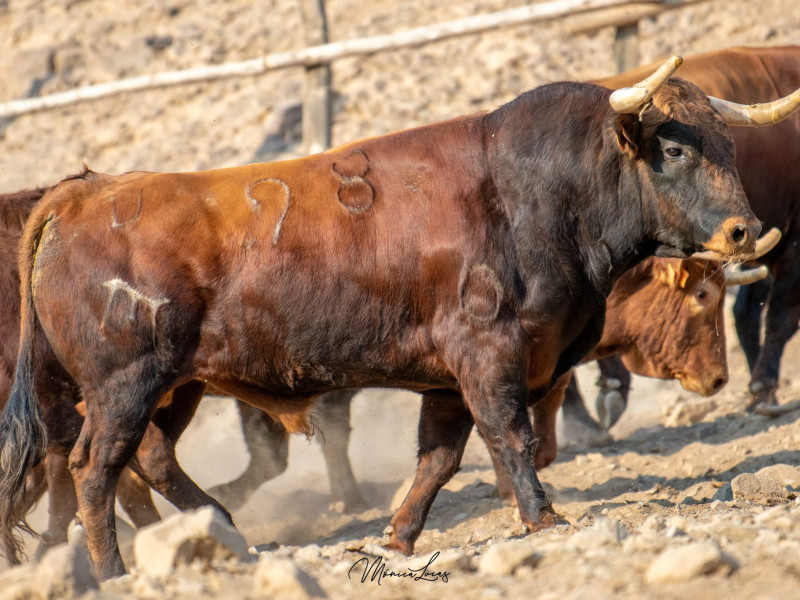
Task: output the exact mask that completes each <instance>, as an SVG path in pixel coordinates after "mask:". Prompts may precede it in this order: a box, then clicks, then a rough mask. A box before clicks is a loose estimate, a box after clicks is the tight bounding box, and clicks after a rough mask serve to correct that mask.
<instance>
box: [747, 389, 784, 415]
mask: <svg viewBox="0 0 800 600" xmlns="http://www.w3.org/2000/svg"><path fill="white" fill-rule="evenodd" d="M777 387H778V386H777V385H775V384H769V383H765V382H763V381H753V382H751V383H750V401H749V402H748V403H747V407H746V408H747V412H749V413H753V412H755V410H756V407H757V406H776V405H777V404H778V398H777V397H776V392H777Z"/></svg>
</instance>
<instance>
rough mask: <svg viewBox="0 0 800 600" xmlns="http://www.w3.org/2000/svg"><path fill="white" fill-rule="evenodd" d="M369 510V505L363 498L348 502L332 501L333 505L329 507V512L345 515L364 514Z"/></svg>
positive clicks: (348, 499)
mask: <svg viewBox="0 0 800 600" xmlns="http://www.w3.org/2000/svg"><path fill="white" fill-rule="evenodd" d="M368 508H370V506H369V504H367V502H366V501H365V500H364V499H363V498H362V497H361V496H358V497H351V498H347V499H346V500H336V499H331V503H330V505H328V510H330V511H332V512H337V513H339V514H343V515H345V514H353V513H360V512H364V511H365V510H367V509H368Z"/></svg>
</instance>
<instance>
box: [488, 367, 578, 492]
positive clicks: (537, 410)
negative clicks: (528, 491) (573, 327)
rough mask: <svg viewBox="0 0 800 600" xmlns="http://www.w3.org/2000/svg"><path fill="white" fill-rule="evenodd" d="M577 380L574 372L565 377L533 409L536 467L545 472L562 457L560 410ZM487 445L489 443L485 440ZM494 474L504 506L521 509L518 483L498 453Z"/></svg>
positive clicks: (493, 458)
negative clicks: (559, 436) (559, 423)
mask: <svg viewBox="0 0 800 600" xmlns="http://www.w3.org/2000/svg"><path fill="white" fill-rule="evenodd" d="M572 380H573V378H572V371H570V372H569V373H567V374H565V375H563V376H562V377H561V378H559V380H558V381H557V382H556V383H555V384H554V385H553V387H552V388H550V391H548V392H547V394H546V395H545V396H544V398H542V399H541V400H539V401H538V402H535V403H534V404H533V406H532V407H531V409H530V410H531V417H532V418H533V435H534V437H535V439H536V450H535V451H534V454H533V464H534V467H535V468H536V469H537V470H539V469H544V468H546V467H547V466H549V465H550V464H552V462H553V461H554V460H555V459H556V457H557V456H558V437H557V434H556V419H557V417H558V410H559V409H560V408H561V405H562V403H563V401H564V391H565V389H566V388H567V386H568V385H570V382H571V381H572ZM484 441H485V440H484ZM490 455H491V457H492V464H493V465H494V472H495V475H496V476H497V492H498V493H499V494H500V499H501V500H502V501H503V504H506V505H508V506H517V498H516V496H515V494H514V481H513V479H512V477H511V475H510V473H509V472H508V470H507V469H506V468H505V467H504V466H503V464H502V462H501V461H500V459H499V457H498V456H497V454H496V453H494V452H490Z"/></svg>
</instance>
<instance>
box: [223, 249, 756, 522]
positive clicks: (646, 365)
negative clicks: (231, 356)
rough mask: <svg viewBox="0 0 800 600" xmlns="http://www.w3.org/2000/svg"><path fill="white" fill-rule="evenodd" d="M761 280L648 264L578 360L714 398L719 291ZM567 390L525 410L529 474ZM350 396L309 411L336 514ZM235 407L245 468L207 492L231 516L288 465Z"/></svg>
mask: <svg viewBox="0 0 800 600" xmlns="http://www.w3.org/2000/svg"><path fill="white" fill-rule="evenodd" d="M765 275H766V272H765V271H758V272H753V271H748V272H743V273H733V274H732V275H726V274H725V272H724V271H723V270H722V269H721V267H720V264H719V263H712V262H707V261H704V260H681V259H675V258H669V259H667V258H649V259H647V260H645V261H643V262H642V263H641V264H640V265H638V266H636V267H634V268H633V269H631V270H630V271H627V272H626V273H625V274H623V275H622V276H621V277H620V278H619V279H618V280H617V282H616V283H615V284H614V289H613V290H612V292H611V295H610V296H609V297H608V306H607V309H606V322H605V328H604V329H603V337H602V339H601V340H600V342H599V344H598V345H597V347H596V348H595V349H594V351H593V352H591V353H590V354H589V356H587V357H585V359H584V360H585V361H588V360H593V359H600V358H606V357H609V356H612V355H616V356H619V357H620V358H621V359H623V360H624V361H625V363H626V364H627V365H629V367H630V368H631V369H632V370H633V371H634V372H635V373H637V374H639V375H643V376H646V377H654V378H658V379H678V380H680V382H681V384H682V385H683V387H684V388H686V389H687V390H689V391H692V392H695V393H698V394H701V395H703V396H708V395H711V394H714V393H716V392H718V391H719V390H720V389H721V388H722V387H723V386H724V385H725V383H726V382H727V381H728V365H727V355H726V348H725V327H724V322H723V315H724V301H725V290H726V286H727V285H745V284H749V283H754V282H755V281H757V280H759V279H760V278H763V277H764V276H765ZM570 385H572V382H570ZM571 392H572V390H569V389H568V390H566V391H565V390H564V389H563V386H558V387H557V388H556V391H555V392H554V391H553V390H551V393H550V394H548V396H547V398H548V399H549V402H545V401H541V402H539V403H538V404H536V405H535V406H536V408H535V411H536V419H534V422H533V427H534V433H535V434H536V437H537V439H539V443H538V444H537V447H536V453H535V465H536V468H537V469H540V468H544V467H546V466H547V465H549V464H550V463H551V462H552V461H553V460H555V458H556V454H557V440H556V427H555V419H556V415H557V412H558V408H559V406H560V405H561V402H562V396H563V394H564V393H566V394H567V395H566V396H565V397H566V398H567V399H570V400H571V399H572V398H573V396H571V395H570V393H571ZM354 395H355V392H353V391H350V392H344V393H342V392H336V393H335V396H336V397H333V395H328V394H326V395H325V396H323V397H322V398H320V400H319V401H318V404H317V407H316V413H317V417H318V418H319V421H320V425H321V427H322V429H323V431H324V432H325V445H324V447H323V448H324V451H325V453H326V454H325V461H326V465H327V466H328V474H329V479H330V485H331V496H332V503H334V504H336V503H341V506H342V507H343V508H344V509H345V510H350V509H354V508H359V507H361V506H363V501H362V500H361V496H360V493H359V491H358V487H357V486H356V482H355V479H354V477H353V471H352V468H351V466H350V463H349V461H348V460H347V453H346V448H347V445H348V441H349V433H350V427H349V407H348V405H349V401H350V400H351V399H352V397H353V396H354ZM239 409H240V413H241V418H242V432H243V434H244V439H245V443H246V445H247V447H248V451H249V452H250V462H249V464H248V466H247V469H246V470H245V471H244V473H242V475H241V476H240V477H238V478H237V479H235V480H233V481H230V482H228V483H225V484H223V485H220V486H217V487H215V488H213V489H211V490H209V493H210V494H211V495H212V496H214V497H215V498H217V499H218V500H219V501H220V502H222V503H223V504H224V505H225V506H226V507H227V508H229V509H231V510H235V509H237V508H239V507H241V506H243V505H244V503H245V502H247V500H248V498H249V497H250V495H251V494H252V493H253V492H254V491H255V490H256V489H257V488H258V487H259V486H260V485H261V484H262V483H264V482H265V481H266V480H268V479H270V478H272V477H275V476H276V475H278V474H279V473H281V472H282V471H283V470H284V469H285V468H286V464H287V458H288V439H287V436H286V431H285V430H284V429H282V428H281V427H280V426H279V425H276V424H275V423H274V422H273V421H272V420H271V419H270V418H269V417H268V416H266V415H265V414H264V413H262V412H261V411H258V410H253V409H252V408H249V407H248V406H247V405H244V404H240V405H239ZM573 413H574V409H573ZM495 466H496V467H499V465H495ZM497 472H498V484H499V487H500V494H501V496H502V497H503V499H504V500H505V501H507V502H510V503H513V501H514V498H513V488H512V487H511V482H510V480H509V479H508V477H507V476H504V469H502V468H498V469H497Z"/></svg>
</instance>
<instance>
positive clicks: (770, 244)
mask: <svg viewBox="0 0 800 600" xmlns="http://www.w3.org/2000/svg"><path fill="white" fill-rule="evenodd" d="M780 241H781V230H780V229H778V228H777V227H773V228H772V229H770V230H769V231H768V232H767V233H765V234H764V235H762V236H761V237H760V238H758V239H757V240H756V249H755V250H754V251H753V253H752V254H748V255H744V256H737V257H735V260H736V261H737V262H746V261H748V260H755V259H757V258H761V257H762V256H764V255H765V254H766V253H767V252H769V251H770V250H772V249H773V248H774V247H775V246H777V245H778V242H780ZM689 258H694V259H697V260H719V261H729V260H731V257H730V256H723V255H722V254H719V253H718V252H714V251H713V250H704V251H703V252H695V253H694V254H692V255H691V256H690V257H689Z"/></svg>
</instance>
